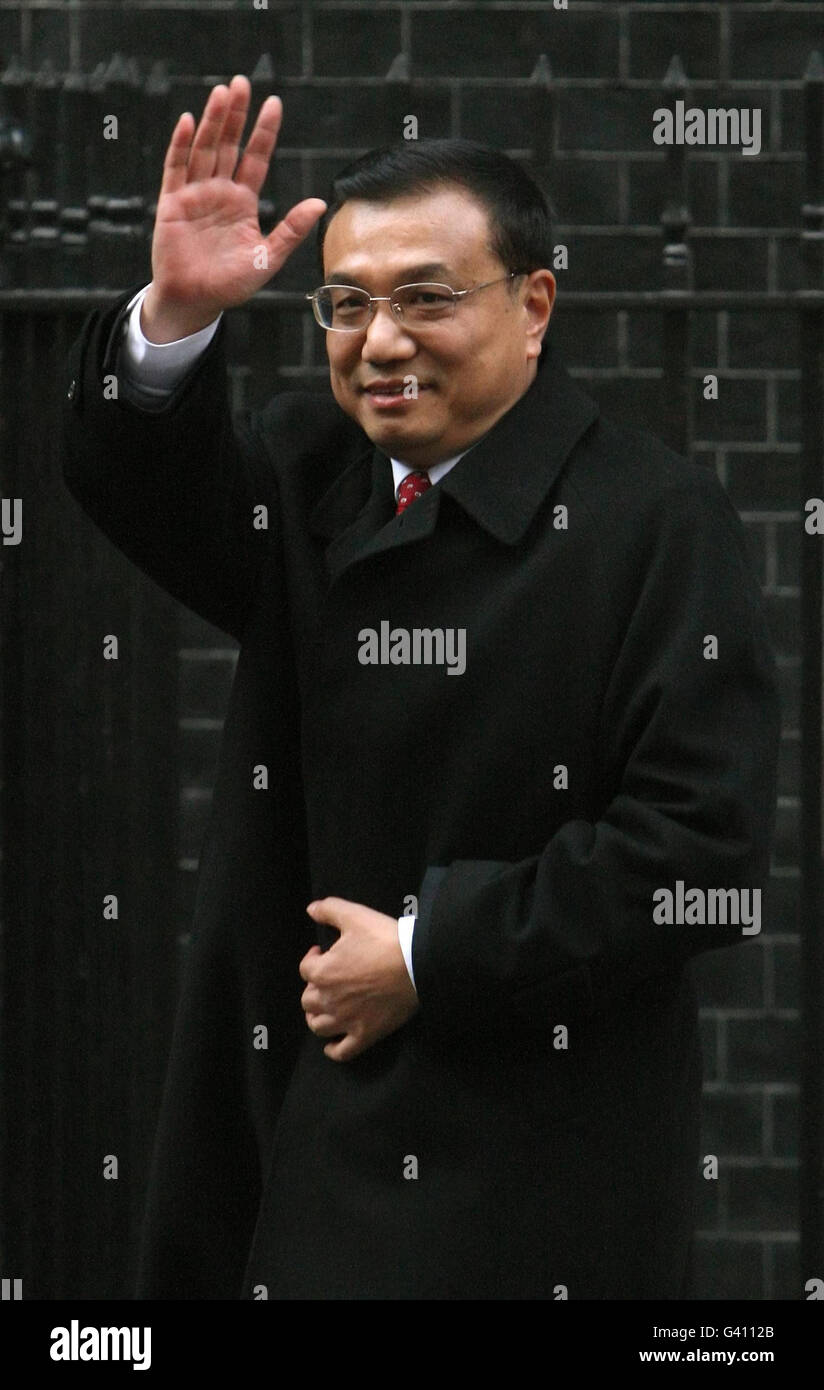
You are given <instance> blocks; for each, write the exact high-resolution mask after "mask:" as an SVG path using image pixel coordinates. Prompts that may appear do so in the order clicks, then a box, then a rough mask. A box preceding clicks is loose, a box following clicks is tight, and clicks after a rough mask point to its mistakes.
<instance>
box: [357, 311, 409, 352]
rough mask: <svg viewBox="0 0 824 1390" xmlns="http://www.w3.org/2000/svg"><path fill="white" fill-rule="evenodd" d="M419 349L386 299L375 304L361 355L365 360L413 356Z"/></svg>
mask: <svg viewBox="0 0 824 1390" xmlns="http://www.w3.org/2000/svg"><path fill="white" fill-rule="evenodd" d="M416 351H417V347H416V344H415V340H414V338H412V337H410V335H409V334H408V333H407V331H406V329H405V328H404V326H403V323H402V322H401V320H400V319H399V318H397V317H396V315H395V313H394V312H393V310H392V306H391V304H390V303H389V301H388V300H386V299H381V300H379V301H378V303H377V304H376V305H375V313H374V315H373V318H372V322H371V323H370V324H369V326H368V328H367V330H366V333H365V335H364V339H363V348H362V350H361V357H362V358H363V360H364V361H365V362H378V361H387V362H388V361H391V360H392V358H396V357H411V356H412V355H413V354H414V353H415V352H416Z"/></svg>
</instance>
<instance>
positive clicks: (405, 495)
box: [395, 473, 432, 516]
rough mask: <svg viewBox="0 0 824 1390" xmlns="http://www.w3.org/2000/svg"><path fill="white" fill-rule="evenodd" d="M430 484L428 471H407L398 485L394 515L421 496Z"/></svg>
mask: <svg viewBox="0 0 824 1390" xmlns="http://www.w3.org/2000/svg"><path fill="white" fill-rule="evenodd" d="M431 486H432V482H431V479H430V477H429V474H428V473H407V475H406V477H405V478H404V480H403V482H402V483H401V484H400V485H399V487H398V493H397V497H398V505H397V507H396V508H395V515H396V516H397V515H398V513H399V512H403V511H405V510H406V508H407V507H408V506H409V504H410V502H414V501H415V498H416V497H422V496H423V494H424V493H425V492H426V489H427V488H428V487H431Z"/></svg>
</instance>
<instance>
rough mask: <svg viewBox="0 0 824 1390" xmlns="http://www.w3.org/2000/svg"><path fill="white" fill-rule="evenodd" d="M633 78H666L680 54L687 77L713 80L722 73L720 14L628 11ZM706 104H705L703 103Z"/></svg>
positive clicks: (660, 79)
mask: <svg viewBox="0 0 824 1390" xmlns="http://www.w3.org/2000/svg"><path fill="white" fill-rule="evenodd" d="M629 48H630V71H629V75H630V77H649V78H652V79H653V80H655V79H657V80H659V81H663V78H664V74H665V73H666V71H667V68H668V67H669V64H670V59H671V58H672V56H673V54H674V53H677V54H678V56H679V57H680V59H681V62H682V64H683V67H684V71H685V72H686V74H687V79H688V80H692V79H693V78H703V79H712V78H716V79H717V78H718V77H719V75H720V69H719V59H720V52H721V48H720V16H719V15H718V14H712V13H707V11H706V10H704V11H698V12H696V13H692V14H691V13H689V11H686V12H685V11H683V10H680V9H679V11H678V12H677V13H673V14H668V13H667V12H666V11H661V10H657V11H655V13H648V12H645V11H643V10H635V11H633V10H630V13H629ZM702 104H703V103H702Z"/></svg>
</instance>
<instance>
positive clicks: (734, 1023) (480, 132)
mask: <svg viewBox="0 0 824 1390" xmlns="http://www.w3.org/2000/svg"><path fill="white" fill-rule="evenodd" d="M822 21H824V4H821V3H814V2H812V0H811V2H810V3H780V0H776V2H775V3H769V2H768V3H747V2H746V0H729V3H678V0H674V2H673V3H655V0H636V3H616V2H615V0H603V2H595V0H569V6H568V9H567V10H566V11H556V10H555V9H554V8H553V5H552V4H551V3H532V4H530V3H523V4H518V3H440V0H413V3H396V0H372V2H371V3H369V0H364V3H352V0H348V2H346V0H318V2H317V3H314V4H311V3H305V4H293V3H279V0H269V4H268V8H267V9H266V10H256V9H254V7H253V4H252V0H246V2H245V3H231V2H227V3H221V0H215V3H208V0H180V3H166V2H165V0H161V2H160V3H153V0H145V3H141V0H130V3H119V4H118V3H111V4H105V3H103V4H101V3H84V0H77V2H76V3H72V4H71V5H68V4H58V3H39V2H38V0H22V3H19V4H16V3H13V0H12V2H11V3H10V2H9V0H3V3H2V7H0V68H3V67H5V64H6V62H7V61H8V59H9V58H10V57H11V56H12V55H13V54H17V55H19V57H20V58H21V60H22V62H23V65H24V66H25V67H27V68H29V69H33V70H36V69H37V68H38V67H39V66H40V65H41V64H42V63H43V62H45V61H46V60H50V61H51V62H52V63H53V64H54V66H55V68H56V69H57V70H58V71H61V72H62V71H66V70H74V71H79V72H89V71H90V70H91V69H92V68H93V67H94V66H95V65H96V64H98V63H101V62H108V61H109V60H110V58H111V56H112V54H113V53H114V52H115V51H119V52H121V53H122V54H123V55H124V56H125V57H127V58H132V57H135V58H136V59H137V60H138V62H139V64H140V68H141V71H144V72H145V71H146V70H147V69H148V67H149V65H150V64H151V63H152V62H154V61H155V60H158V59H161V60H165V62H166V63H167V65H168V71H169V74H170V76H171V79H172V97H173V101H172V109H173V110H180V109H183V108H184V106H187V105H188V106H191V107H192V109H194V110H196V111H199V109H200V107H201V105H202V100H203V95H204V92H205V88H206V86H207V85H208V83H209V82H211V81H213V80H226V79H228V77H229V76H230V75H231V74H232V73H233V72H235V71H242V72H246V73H248V74H250V75H251V73H252V71H253V69H254V68H255V65H256V64H257V62H258V60H259V58H260V56H261V54H263V53H268V54H269V55H270V56H271V59H272V65H273V71H274V78H273V80H272V81H271V82H270V83H269V84H268V87H267V85H266V84H263V85H262V87H261V88H260V94H261V95H263V94H264V93H265V91H266V90H275V91H277V92H278V93H279V94H280V95H281V96H282V97H283V101H284V107H285V120H284V126H283V133H282V139H281V145H280V150H279V153H278V156H277V172H276V186H277V196H276V202H277V205H278V206H279V207H280V205H281V204H282V205H283V207H284V208H285V207H286V206H288V205H289V204H290V203H291V202H293V201H295V200H296V199H297V198H299V197H302V196H306V195H307V194H310V193H319V194H321V195H323V194H325V192H326V183H327V178H328V175H329V174H330V173H331V172H332V171H334V170H335V169H336V168H337V167H338V166H339V165H341V164H342V163H343V162H344V161H345V160H346V159H347V158H349V157H351V156H352V155H354V154H356V153H358V152H359V151H361V150H363V149H366V148H369V147H371V146H373V145H376V144H379V143H381V142H383V141H385V140H389V139H397V138H399V136H400V135H401V131H402V118H403V116H404V115H405V114H407V113H413V114H415V115H416V116H417V118H418V121H419V133H420V135H421V136H426V135H444V134H458V133H460V134H465V135H469V136H472V137H475V138H479V139H482V140H485V141H487V142H488V143H490V144H494V145H497V146H501V147H503V148H506V149H508V150H509V151H510V152H512V153H518V152H520V153H523V154H527V153H528V152H529V149H530V147H531V144H532V138H533V133H534V130H533V121H534V112H535V110H536V107H535V105H534V102H535V100H536V87H535V84H534V83H531V82H530V78H531V76H532V74H533V72H534V69H535V65H536V63H537V62H538V59H539V57H540V55H541V54H545V55H546V56H547V58H548V60H549V65H550V69H551V81H552V84H553V89H554V91H555V92H556V93H557V121H556V124H555V133H554V149H553V150H552V152H551V153H552V161H551V172H550V176H549V177H550V191H551V196H552V199H553V202H554V204H555V207H556V210H557V214H558V230H557V240H558V241H563V242H565V243H567V244H568V246H569V255H570V260H569V270H568V271H566V272H559V281H560V292H559V300H558V306H557V310H556V317H555V320H554V323H553V327H554V331H555V334H556V339H557V341H558V342H559V344H560V346H561V347H562V349H563V351H564V352H565V354H566V357H567V360H568V362H569V364H570V366H571V367H572V368H573V370H574V371H575V373H576V374H577V375H580V376H581V378H582V379H583V380H584V382H585V384H586V385H587V386H588V388H589V389H590V390H591V391H592V392H593V394H594V395H595V396H596V397H597V398H598V399H599V400H600V402H601V405H602V407H603V409H604V410H605V411H608V412H609V413H612V414H614V415H616V416H620V417H622V418H624V419H628V420H631V421H632V422H633V423H639V422H641V423H644V422H645V423H646V424H647V426H648V427H649V428H650V429H652V430H657V428H658V421H659V419H660V415H659V411H660V400H659V394H658V392H659V376H660V361H661V326H660V321H659V319H658V317H657V315H656V314H655V312H641V311H638V312H635V311H632V312H619V313H617V314H613V313H610V314H607V315H604V316H598V317H596V316H593V315H592V314H588V313H584V312H583V311H575V310H574V309H565V307H564V291H565V290H573V289H576V290H578V289H599V288H601V289H621V288H651V289H654V288H656V287H658V285H659V284H660V283H661V270H660V264H661V232H660V225H659V216H660V211H661V198H662V196H663V195H662V178H661V173H662V159H663V156H662V152H661V150H660V149H659V148H658V147H657V146H655V145H654V144H653V142H652V138H651V125H652V111H653V110H654V109H655V107H657V106H659V105H660V104H661V82H662V79H663V77H664V73H665V71H666V69H667V66H668V64H669V62H670V59H671V57H672V55H673V54H674V53H677V54H679V55H680V58H681V60H682V62H683V65H684V68H685V70H686V73H687V77H688V79H689V83H690V87H689V91H688V93H687V94H686V95H687V96H688V98H689V100H690V101H691V102H693V103H694V104H696V105H700V106H703V107H707V106H712V105H726V106H730V105H734V106H739V107H742V106H746V107H758V108H760V109H761V111H762V150H761V153H760V154H759V155H758V156H757V157H743V156H742V155H741V154H740V152H737V151H731V150H727V149H723V148H700V147H699V148H697V149H693V150H691V151H690V159H689V179H688V189H689V201H690V212H691V216H692V224H693V225H692V232H691V240H692V245H693V248H694V258H695V275H696V284H697V286H698V287H703V288H723V289H735V290H746V289H752V288H755V289H761V290H781V289H786V288H793V287H796V286H797V285H799V284H800V283H801V281H800V261H799V254H798V235H799V229H800V212H799V210H800V205H801V203H802V201H803V157H802V137H803V131H802V107H801V100H802V86H801V76H802V73H803V71H804V67H805V64H806V61H807V58H808V55H809V52H810V50H811V49H813V48H814V47H815V46H816V45H820V44H821V39H822V33H824V27H823V26H822ZM400 54H403V55H405V56H406V58H407V60H408V68H407V74H408V76H409V77H410V78H411V83H405V82H400V83H397V82H392V83H385V82H384V80H383V79H384V78H385V76H386V74H387V73H388V71H389V69H390V67H391V66H392V64H393V63H394V61H395V60H396V58H398V55H400ZM396 72H397V68H396ZM401 75H403V68H401ZM538 100H540V94H539V95H538ZM125 138H126V140H128V139H129V138H130V137H129V132H128V131H127V132H125ZM164 138H165V137H164ZM44 191H46V190H44ZM146 263H147V264H148V258H147V260H146ZM314 280H315V275H314V270H313V268H312V265H311V255H310V253H309V252H308V249H307V251H306V253H304V252H301V253H300V254H299V255H298V256H296V257H295V258H294V261H293V262H292V263H290V266H289V267H288V270H287V271H286V272H285V273H284V275H283V276H282V277H281V284H282V285H283V286H284V287H287V288H291V287H295V288H305V287H307V286H308V285H311V284H312V283H314ZM236 322H237V326H236V329H235V331H236V332H237V334H238V335H239V336H241V337H242V336H243V334H244V332H246V331H248V321H246V320H245V319H244V316H242V315H240V316H237V321H236ZM306 327H307V329H308V331H304V327H303V325H301V323H300V322H298V321H297V320H292V319H291V318H289V319H288V321H286V322H284V325H283V327H282V329H281V330H280V342H279V347H280V354H281V360H280V364H279V366H278V368H277V371H274V370H272V371H271V372H270V373H269V375H268V377H267V371H266V366H265V363H263V364H261V363H258V370H257V373H256V375H255V374H253V375H252V376H250V373H249V371H248V364H244V365H243V366H242V367H241V366H240V365H238V367H237V368H236V369H235V373H234V385H235V390H236V400H237V403H238V404H244V403H251V402H252V401H254V400H255V399H257V398H259V397H260V396H261V395H265V394H266V392H268V391H269V390H271V389H284V388H288V386H289V385H290V384H291V383H292V382H293V381H294V380H295V379H302V380H311V381H312V382H313V383H316V384H318V385H320V384H321V383H322V380H323V376H324V365H323V360H322V356H321V354H320V350H319V342H318V340H317V339H316V338H315V337H313V336H312V333H311V328H312V325H307V326H306ZM695 343H696V356H695V362H694V370H693V391H694V397H695V403H696V443H695V456H696V458H698V459H699V460H700V461H702V462H704V463H706V464H707V465H708V466H709V467H713V468H715V469H716V470H717V472H718V474H719V476H720V477H721V479H722V481H723V482H724V483H725V484H726V486H727V487H728V489H729V491H730V494H731V496H732V499H733V501H734V503H735V504H736V506H737V507H738V508H739V510H740V512H741V515H742V517H743V519H744V521H745V523H746V526H747V529H748V534H749V536H750V540H751V549H752V558H753V564H754V566H755V569H756V572H757V573H758V576H759V578H760V581H761V583H762V585H763V588H764V593H765V595H766V598H767V603H768V608H769V614H770V619H771V623H772V631H773V634H774V640H775V645H776V650H777V654H778V660H779V664H780V670H781V679H782V683H783V692H784V737H783V743H782V758H781V785H780V789H779V792H780V794H779V808H778V834H777V843H776V848H775V863H774V880H773V894H772V902H771V904H770V905H769V910H768V912H767V914H766V925H765V929H764V931H763V932H762V935H761V936H760V937H758V938H756V939H754V940H752V941H749V942H748V943H747V944H746V945H743V946H741V947H739V948H736V950H735V951H725V952H716V953H713V954H712V955H709V956H705V957H704V958H702V960H701V961H700V962H699V963H698V966H697V970H696V973H697V976H698V979H699V982H700V989H701V998H702V1028H703V1036H704V1041H705V1058H706V1082H705V1091H706V1103H705V1112H704V1142H703V1151H704V1152H705V1153H714V1154H717V1155H718V1157H719V1160H720V1175H719V1178H718V1180H717V1181H714V1182H711V1181H705V1180H703V1179H700V1178H699V1180H698V1184H699V1194H700V1210H701V1216H700V1232H699V1236H698V1241H697V1248H696V1284H695V1293H696V1295H697V1296H700V1297H710V1298H752V1299H763V1298H799V1297H803V1284H804V1281H805V1280H806V1279H807V1278H808V1277H810V1275H811V1274H819V1275H820V1274H821V1273H822V1271H820V1270H819V1271H805V1270H801V1269H800V1268H799V1263H798V1244H797V1211H796V1202H797V1153H798V1147H797V1144H798V1141H797V1107H798V1085H797V1078H798V1058H799V1018H798V956H799V947H798V934H797V886H798V839H799V802H798V786H799V736H798V704H799V657H798V652H799V588H798V585H799V531H800V521H799V518H800V500H799V487H800V480H799V432H800V421H799V372H798V352H797V339H796V324H795V320H794V316H793V314H792V313H791V312H789V311H788V312H786V313H776V312H771V313H760V312H756V311H744V310H738V309H737V310H735V311H729V310H725V311H716V312H712V313H702V314H701V315H698V316H697V319H696V323H695ZM710 371H712V372H715V373H716V374H717V375H718V377H719V382H720V399H719V400H718V401H717V402H711V403H708V402H704V401H703V400H702V398H701V390H700V384H701V379H702V377H703V376H704V374H705V373H706V372H710ZM235 655H236V654H235V652H234V650H233V649H232V647H231V646H230V645H227V642H226V639H224V638H223V637H222V636H221V635H220V634H217V633H215V632H213V631H210V630H208V629H206V628H205V627H204V625H203V624H201V623H200V622H198V621H196V620H195V619H194V618H192V617H190V616H185V617H184V618H183V620H182V624H181V651H180V695H181V702H180V721H181V738H182V744H183V751H184V756H183V769H184V772H183V785H182V788H181V814H182V827H183V830H182V857H181V863H180V871H181V879H182V881H183V887H184V891H183V894H182V899H183V909H184V915H183V917H182V919H181V935H182V937H183V939H184V940H185V922H186V921H187V920H188V917H187V914H188V913H189V911H190V909H191V904H192V884H193V880H194V872H195V869H196V863H197V854H198V846H199V842H200V837H201V834H202V830H203V826H204V822H205V816H206V814H207V811H208V805H209V797H210V786H211V780H212V775H213V771H214V763H215V757H216V751H217V744H218V739H219V731H220V726H221V719H222V715H223V711H224V708H225V703H226V697H227V693H228V689H229V685H230V681H231V675H232V671H233V665H234V659H235Z"/></svg>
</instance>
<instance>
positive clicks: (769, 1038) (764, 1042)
mask: <svg viewBox="0 0 824 1390" xmlns="http://www.w3.org/2000/svg"><path fill="white" fill-rule="evenodd" d="M726 1027H727V1049H728V1059H729V1069H730V1074H731V1075H734V1076H735V1078H736V1080H738V1081H795V1080H796V1078H797V1075H798V1060H799V1023H798V1020H797V1019H793V1018H774V1017H771V1016H769V1015H761V1016H754V1017H752V1018H729V1019H727V1024H726Z"/></svg>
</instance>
